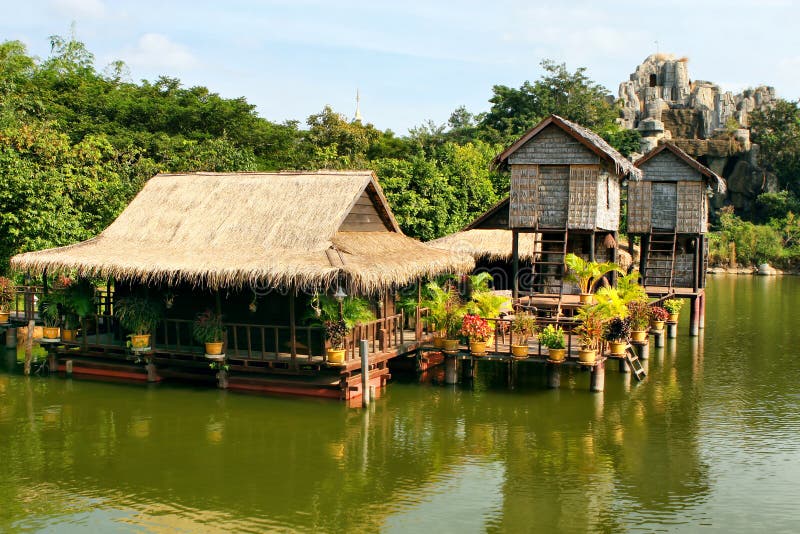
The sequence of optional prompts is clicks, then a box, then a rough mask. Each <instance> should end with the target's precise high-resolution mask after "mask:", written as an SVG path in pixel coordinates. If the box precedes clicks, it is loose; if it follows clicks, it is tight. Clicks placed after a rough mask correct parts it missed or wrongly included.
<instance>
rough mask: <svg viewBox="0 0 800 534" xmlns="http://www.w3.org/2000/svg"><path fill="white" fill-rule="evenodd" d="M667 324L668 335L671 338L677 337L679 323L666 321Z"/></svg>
mask: <svg viewBox="0 0 800 534" xmlns="http://www.w3.org/2000/svg"><path fill="white" fill-rule="evenodd" d="M666 326H667V337H668V338H670V339H675V338H677V337H678V323H666Z"/></svg>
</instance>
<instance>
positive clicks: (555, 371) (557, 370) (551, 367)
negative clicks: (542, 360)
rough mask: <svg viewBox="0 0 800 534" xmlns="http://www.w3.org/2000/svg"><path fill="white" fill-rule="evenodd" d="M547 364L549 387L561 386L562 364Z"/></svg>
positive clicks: (556, 387)
mask: <svg viewBox="0 0 800 534" xmlns="http://www.w3.org/2000/svg"><path fill="white" fill-rule="evenodd" d="M546 366H547V387H549V388H550V389H558V388H560V387H561V365H560V364H557V363H548V364H546Z"/></svg>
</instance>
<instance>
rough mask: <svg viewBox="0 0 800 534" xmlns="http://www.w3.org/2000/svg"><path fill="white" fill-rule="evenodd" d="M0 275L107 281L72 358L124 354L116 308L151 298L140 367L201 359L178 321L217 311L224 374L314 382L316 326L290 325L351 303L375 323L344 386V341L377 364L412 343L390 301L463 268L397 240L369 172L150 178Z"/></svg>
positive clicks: (321, 358)
mask: <svg viewBox="0 0 800 534" xmlns="http://www.w3.org/2000/svg"><path fill="white" fill-rule="evenodd" d="M11 264H12V267H14V268H15V269H17V270H19V271H23V272H25V271H27V272H32V273H47V274H48V275H54V274H58V273H63V274H66V275H69V276H79V277H88V278H91V279H94V280H96V281H98V282H99V281H100V280H102V281H104V282H105V281H108V286H107V287H108V290H109V291H108V295H106V298H105V302H106V305H105V306H100V307H99V309H98V313H97V314H96V316H95V317H94V318H93V322H92V324H84V326H83V328H82V331H81V332H80V333H79V336H78V338H77V339H76V341H75V344H76V345H78V346H80V347H81V348H82V350H81V353H82V354H84V355H86V356H96V357H97V358H100V359H102V358H109V357H112V356H113V355H114V354H116V353H118V352H121V353H124V351H125V334H126V332H124V331H122V330H121V328H120V326H119V323H118V321H117V320H116V318H115V317H114V305H113V302H114V300H115V299H116V298H117V297H121V296H126V295H129V294H132V293H141V292H147V293H148V294H149V295H150V296H155V297H157V298H160V299H162V300H163V301H164V303H165V306H164V308H165V313H164V316H163V320H162V321H161V323H160V324H159V326H158V328H157V329H156V331H155V332H154V340H153V346H152V350H153V359H154V361H155V362H156V364H157V365H158V364H163V365H162V367H164V368H165V369H173V370H174V369H175V368H176V366H177V367H180V366H185V365H189V364H187V363H186V362H190V363H191V362H192V361H198V360H199V361H202V360H203V348H202V345H199V344H198V343H195V342H193V340H192V335H191V327H192V321H193V319H194V318H195V317H196V316H197V314H198V313H200V312H203V311H204V310H206V309H214V308H217V309H218V310H219V311H220V312H221V313H222V316H223V321H224V327H225V332H226V348H225V352H226V354H227V358H228V361H229V362H230V366H231V368H232V370H233V371H236V370H240V371H247V372H249V373H253V372H256V371H259V370H260V371H261V372H267V371H269V370H276V369H277V370H280V372H281V373H283V374H284V375H285V374H287V373H289V374H291V373H295V374H303V373H305V374H308V373H313V372H324V371H325V369H326V368H327V361H326V352H325V338H324V331H323V328H322V327H321V326H314V325H313V324H309V323H308V322H306V321H304V317H307V316H308V315H309V312H313V310H314V299H315V298H316V297H315V295H317V294H320V293H322V294H324V293H328V294H332V293H334V291H336V290H337V289H341V290H342V291H346V293H347V294H349V295H359V296H365V297H368V298H369V300H370V302H371V305H372V306H373V311H374V314H375V316H376V320H375V321H374V322H373V323H370V324H365V325H363V326H361V327H359V330H358V332H354V333H353V334H352V336H350V337H349V338H348V339H349V341H348V347H347V348H348V353H347V356H346V367H345V368H344V369H345V371H343V372H346V373H347V374H348V376H349V373H351V371H353V370H354V369H358V368H360V364H359V363H358V349H357V340H358V339H362V338H366V339H368V340H369V341H370V345H369V346H370V352H371V357H377V358H378V359H379V360H380V359H381V358H382V359H383V360H385V359H386V358H388V357H391V355H392V354H396V353H398V352H399V351H402V350H405V349H407V348H408V347H407V346H406V345H407V343H408V341H409V338H413V334H414V333H410V334H409V333H406V334H405V339H404V334H403V318H402V313H401V312H396V311H395V309H394V301H395V298H394V296H395V292H396V290H398V289H399V288H401V287H403V286H405V285H407V284H411V283H415V282H418V281H419V280H420V279H421V278H424V277H429V276H435V275H438V274H442V273H463V272H469V271H471V270H472V268H473V266H474V262H473V260H472V258H471V257H469V256H467V255H463V254H458V253H454V252H450V251H443V250H441V249H436V248H433V247H430V246H428V245H425V244H423V243H420V242H419V241H416V240H415V239H412V238H409V237H407V236H405V235H403V233H402V232H401V230H400V227H399V226H398V224H397V221H396V220H395V218H394V215H393V214H392V211H391V209H390V208H389V205H388V203H387V201H386V198H385V197H384V194H383V192H382V190H381V187H380V185H379V184H378V181H377V177H376V176H375V174H374V173H373V172H371V171H347V172H334V171H320V172H281V173H191V174H160V175H158V176H155V177H154V178H152V179H150V180H149V181H148V182H147V184H146V185H145V186H144V188H143V189H142V191H141V192H140V193H139V194H138V195H137V196H136V197H135V198H134V199H133V201H132V202H131V203H130V205H129V206H128V207H127V208H126V209H125V210H124V211H123V212H122V213H121V214H120V215H119V217H118V218H117V219H116V220H115V221H114V222H113V223H112V224H111V225H110V226H109V227H108V228H106V229H105V230H104V231H103V232H102V233H100V234H99V235H98V236H96V237H94V238H92V239H89V240H88V241H84V242H82V243H76V244H74V245H70V246H66V247H60V248H54V249H48V250H41V251H37V252H28V253H24V254H19V255H17V256H15V257H14V258H13V259H12V260H11ZM412 340H413V339H412ZM404 343H405V344H404ZM71 354H72V355H75V354H76V353H75V352H72V353H71ZM180 362H183V363H180ZM206 368H207V366H206ZM337 369H338V368H336V369H333V368H331V371H335V372H334V375H335V376H336V378H335V379H333V382H334V387H336V388H338V387H339V374H338V373H339V371H338V370H337ZM315 370H316V371H315ZM341 380H342V382H341V383H342V385H341V388H342V390H344V391H345V392H349V391H351V390H350V389H348V388H349V386H348V384H347V380H348V379H345V378H342V379H341ZM337 394H338V393H337ZM348 394H349V393H348Z"/></svg>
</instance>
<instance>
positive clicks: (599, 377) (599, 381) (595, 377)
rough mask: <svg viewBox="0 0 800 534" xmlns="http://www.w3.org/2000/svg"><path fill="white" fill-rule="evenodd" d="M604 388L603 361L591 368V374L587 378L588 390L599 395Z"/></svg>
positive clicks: (604, 368)
mask: <svg viewBox="0 0 800 534" xmlns="http://www.w3.org/2000/svg"><path fill="white" fill-rule="evenodd" d="M605 386H606V364H605V362H604V361H603V360H600V361H598V362H597V363H596V364H594V367H592V374H591V376H590V378H589V390H590V391H593V392H595V393H600V392H602V391H603V390H604V389H605Z"/></svg>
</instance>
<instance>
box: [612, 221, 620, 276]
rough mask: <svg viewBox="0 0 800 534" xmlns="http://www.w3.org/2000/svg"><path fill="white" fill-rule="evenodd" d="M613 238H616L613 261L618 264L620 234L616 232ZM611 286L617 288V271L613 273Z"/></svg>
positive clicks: (613, 233)
mask: <svg viewBox="0 0 800 534" xmlns="http://www.w3.org/2000/svg"><path fill="white" fill-rule="evenodd" d="M611 236H612V237H613V238H614V248H612V249H611V261H612V262H613V263H617V259H618V256H619V232H617V231H616V230H615V231H614V232H612V234H611ZM611 286H612V287H617V271H611Z"/></svg>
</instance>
